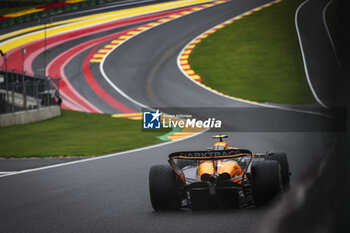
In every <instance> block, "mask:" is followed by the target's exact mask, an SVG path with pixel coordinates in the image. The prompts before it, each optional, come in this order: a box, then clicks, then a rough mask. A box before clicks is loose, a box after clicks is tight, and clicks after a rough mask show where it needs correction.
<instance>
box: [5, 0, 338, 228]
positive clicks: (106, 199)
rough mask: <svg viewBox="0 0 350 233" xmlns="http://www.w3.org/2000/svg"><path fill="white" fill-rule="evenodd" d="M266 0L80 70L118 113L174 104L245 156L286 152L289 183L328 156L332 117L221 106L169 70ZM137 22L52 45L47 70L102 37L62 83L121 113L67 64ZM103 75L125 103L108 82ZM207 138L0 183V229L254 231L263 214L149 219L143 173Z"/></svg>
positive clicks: (194, 19) (153, 37)
mask: <svg viewBox="0 0 350 233" xmlns="http://www.w3.org/2000/svg"><path fill="white" fill-rule="evenodd" d="M268 2H270V1H267V0H233V1H228V2H226V3H223V4H219V5H216V6H213V7H210V8H207V9H204V10H201V11H198V12H195V13H192V14H188V15H186V16H183V17H180V18H178V19H175V20H172V21H169V22H167V23H164V24H161V25H159V26H157V27H154V28H151V29H149V30H147V31H144V32H142V33H141V34H139V35H137V36H135V37H133V38H131V39H130V40H128V41H127V42H125V43H124V44H122V45H121V46H119V47H117V48H116V49H115V50H113V51H112V52H111V53H110V54H109V55H108V56H107V57H106V58H105V60H104V62H102V63H98V64H93V65H90V66H89V67H90V68H91V72H92V73H93V76H94V77H95V79H96V81H97V82H98V83H99V85H100V86H102V87H103V89H104V90H105V91H106V92H107V93H109V94H110V95H111V96H113V97H114V98H115V99H117V100H118V101H119V103H120V104H121V105H122V106H123V107H128V108H130V109H133V110H134V111H140V106H139V105H137V103H135V102H139V103H140V104H142V105H146V106H150V107H159V108H160V109H166V107H180V108H183V111H185V112H186V113H189V114H193V115H198V117H202V118H206V117H211V116H212V115H211V114H213V115H215V118H217V119H221V120H222V121H223V122H224V125H225V129H226V131H228V132H227V134H229V136H230V137H229V139H228V142H229V144H231V145H234V146H236V147H239V148H247V149H251V150H252V151H253V152H266V151H268V150H274V151H284V152H286V153H287V154H288V156H289V162H290V167H291V172H292V174H293V176H292V186H293V182H295V181H296V180H297V179H298V178H299V177H301V176H302V175H303V174H304V173H305V170H306V168H307V167H309V166H310V165H311V164H312V163H314V161H315V160H317V159H320V158H323V157H324V156H325V155H327V154H328V153H330V151H331V150H332V148H333V145H334V135H333V133H332V132H331V131H332V130H331V129H332V120H331V118H329V117H326V116H324V115H320V114H310V113H306V112H301V111H293V110H282V109H278V108H263V107H261V106H255V105H252V104H249V103H245V102H238V101H235V100H232V99H228V98H225V97H222V96H219V95H217V94H214V93H212V92H209V91H207V90H205V89H203V88H202V87H200V86H198V85H196V84H195V83H193V82H192V81H190V80H189V79H188V78H187V77H185V76H184V75H183V74H182V72H181V71H180V70H179V68H178V67H177V56H178V54H179V53H180V51H181V50H182V48H183V47H184V46H185V45H186V44H187V43H188V42H189V41H191V40H192V39H193V38H194V37H196V36H197V35H198V34H200V33H202V32H203V31H205V30H207V29H209V28H211V27H212V26H215V25H217V24H219V23H221V22H223V21H225V20H227V19H229V18H232V17H234V16H236V15H239V14H241V13H243V12H245V11H248V10H251V9H253V8H255V7H258V6H260V5H263V4H266V3H268ZM88 13H90V12H86V14H88ZM145 22H148V21H145ZM138 25H141V22H137V23H135V24H132V25H128V26H125V27H124V28H116V29H110V30H105V31H103V32H98V33H99V34H91V35H86V36H84V37H81V38H78V39H76V40H74V41H71V42H66V43H62V44H60V45H59V46H53V47H51V48H50V49H49V51H48V53H47V58H46V59H47V63H48V64H49V63H50V62H53V61H54V59H55V56H57V55H59V54H62V53H64V52H65V51H67V50H69V49H71V48H73V47H75V46H78V45H80V44H82V43H86V42H89V41H91V40H93V39H99V38H102V37H106V41H101V43H97V44H94V46H95V47H92V46H91V47H87V49H84V50H83V51H81V52H79V53H76V56H75V57H73V58H72V59H71V60H70V62H69V63H68V64H67V65H66V66H65V68H64V70H65V74H67V79H68V80H69V81H70V83H71V85H72V86H73V87H74V88H75V89H76V90H77V91H78V92H79V93H80V95H81V96H83V98H84V99H86V100H87V101H88V102H89V103H91V104H92V106H93V107H96V109H98V110H100V111H101V112H106V113H115V112H123V111H120V110H118V109H117V108H113V106H111V105H110V104H107V103H106V102H104V101H103V99H101V98H100V97H99V96H98V95H97V94H96V92H94V91H93V90H92V88H91V87H90V86H89V85H88V84H87V83H86V82H84V75H83V73H84V72H82V71H81V70H77V68H76V67H83V68H84V67H86V64H85V63H84V61H85V60H86V57H88V56H89V54H90V53H91V52H93V50H94V49H95V50H96V49H100V48H101V47H103V46H104V45H105V44H106V43H108V35H110V34H117V33H119V32H121V31H123V30H127V29H129V28H131V27H135V26H138ZM109 40H111V39H109ZM42 56H43V54H40V55H38V56H37V57H36V58H35V59H34V60H33V63H32V68H33V72H36V70H38V69H39V67H40V64H41V61H42V60H40V59H42ZM84 64H85V65H84ZM83 68H82V69H83ZM48 69H49V68H48ZM47 71H48V70H47ZM102 71H103V72H104V73H105V75H106V76H107V77H108V78H109V79H110V80H111V81H112V82H113V83H114V84H115V85H116V86H118V88H119V89H120V90H122V92H123V93H125V94H126V95H127V96H128V97H129V98H125V97H123V96H122V95H121V93H118V92H116V91H115V90H114V89H113V88H112V87H111V86H110V85H108V83H107V82H106V80H105V79H104V77H103V75H102V74H101V73H102ZM130 99H132V100H130ZM82 105H84V104H83V103H82ZM121 105H118V106H119V107H120V106H121ZM84 106H85V107H86V108H88V107H89V106H88V105H84ZM185 107H186V108H185ZM213 107H220V108H216V109H215V110H216V111H215V113H213V112H212V111H210V110H209V108H213ZM196 108H203V109H196ZM144 133H146V132H144ZM214 133H216V132H206V133H203V134H200V135H198V136H195V137H192V138H189V139H187V140H182V141H177V142H174V143H167V144H163V145H159V146H156V147H151V148H148V149H145V150H143V151H137V152H127V153H123V154H116V155H115V156H110V157H107V158H102V159H96V160H89V161H84V160H81V161H80V162H78V163H74V164H68V165H65V166H57V167H54V168H49V169H44V170H37V171H33V172H28V173H22V174H16V175H11V176H5V177H0V187H1V192H0V206H1V209H0V232H6V233H7V232H215V231H220V232H254V230H255V229H254V227H255V226H256V225H257V223H258V222H259V219H260V218H261V216H262V215H263V214H264V212H265V211H268V208H269V207H266V208H263V209H260V210H257V209H242V210H230V211H213V212H211V211H210V212H192V211H181V212H172V213H156V212H154V211H153V209H152V207H151V204H150V198H149V191H148V171H149V168H150V167H151V166H152V165H154V164H166V163H167V155H168V154H169V153H171V152H174V151H178V150H195V149H206V148H207V147H208V146H210V145H211V144H212V143H213V140H212V139H211V137H210V136H211V135H212V134H214ZM0 163H1V162H0Z"/></svg>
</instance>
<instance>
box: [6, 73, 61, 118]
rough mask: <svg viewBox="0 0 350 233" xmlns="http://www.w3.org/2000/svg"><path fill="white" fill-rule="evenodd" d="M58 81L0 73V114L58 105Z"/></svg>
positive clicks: (59, 101)
mask: <svg viewBox="0 0 350 233" xmlns="http://www.w3.org/2000/svg"><path fill="white" fill-rule="evenodd" d="M59 81H60V79H52V78H50V77H45V78H38V77H31V76H27V75H25V74H19V73H16V72H15V71H14V70H13V71H12V72H5V71H0V114H1V113H11V112H12V113H13V112H16V111H24V110H30V109H39V108H42V107H47V106H52V105H60V104H61V102H62V100H61V97H60V92H59Z"/></svg>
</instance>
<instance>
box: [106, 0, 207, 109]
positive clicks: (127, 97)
mask: <svg viewBox="0 0 350 233" xmlns="http://www.w3.org/2000/svg"><path fill="white" fill-rule="evenodd" d="M206 2H212V0H208V1H206ZM203 3H204V2H203ZM204 9H207V8H203V9H202V10H204ZM195 12H198V11H194V12H191V13H189V14H186V15H190V14H193V13H195ZM186 15H183V16H181V17H178V18H182V17H184V16H186ZM178 18H174V19H171V20H168V21H166V22H162V23H160V24H158V25H156V26H153V27H150V28H148V29H145V30H143V31H141V32H139V33H138V34H136V35H134V36H132V37H129V38H127V39H126V40H124V41H123V42H122V43H120V44H118V45H117V46H116V47H114V48H113V49H111V50H110V51H109V52H108V53H107V54H106V55H105V56H104V57H103V59H102V61H101V62H100V71H101V74H102V76H103V78H104V79H105V80H106V81H107V82H108V83H109V85H111V87H112V88H113V89H114V90H116V91H117V92H118V93H119V94H120V95H122V96H123V97H124V98H126V99H127V100H129V101H130V102H132V103H134V104H136V105H138V106H140V107H141V108H147V109H151V108H150V107H148V106H146V105H144V104H142V103H140V102H138V101H136V100H134V99H133V98H131V97H130V96H128V95H127V94H125V92H123V91H122V90H121V89H120V88H118V87H117V86H116V85H115V84H114V83H113V82H112V81H111V80H110V78H109V77H108V76H107V75H106V73H105V71H104V69H103V65H104V63H105V61H106V58H107V57H108V56H109V54H111V53H112V52H113V51H114V50H116V49H117V48H119V47H120V46H121V45H123V44H125V43H126V42H127V41H129V40H130V39H132V38H135V37H136V36H138V35H140V34H142V33H144V32H146V31H148V30H150V29H152V28H155V27H158V26H160V25H163V24H164V23H167V22H170V21H173V20H175V19H178Z"/></svg>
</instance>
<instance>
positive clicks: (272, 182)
mask: <svg viewBox="0 0 350 233" xmlns="http://www.w3.org/2000/svg"><path fill="white" fill-rule="evenodd" d="M251 172H252V191H253V198H254V202H255V205H256V206H257V207H260V206H263V205H265V204H266V203H268V202H269V201H270V200H271V199H272V198H274V197H275V196H277V195H278V194H279V193H280V192H281V189H282V178H281V172H280V165H279V163H278V162H277V161H274V160H263V161H253V164H252V167H251Z"/></svg>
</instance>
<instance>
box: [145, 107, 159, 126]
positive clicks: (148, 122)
mask: <svg viewBox="0 0 350 233" xmlns="http://www.w3.org/2000/svg"><path fill="white" fill-rule="evenodd" d="M160 115H162V114H161V113H160V112H159V110H157V111H156V112H143V128H144V129H160Z"/></svg>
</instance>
